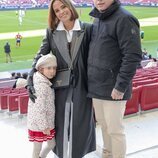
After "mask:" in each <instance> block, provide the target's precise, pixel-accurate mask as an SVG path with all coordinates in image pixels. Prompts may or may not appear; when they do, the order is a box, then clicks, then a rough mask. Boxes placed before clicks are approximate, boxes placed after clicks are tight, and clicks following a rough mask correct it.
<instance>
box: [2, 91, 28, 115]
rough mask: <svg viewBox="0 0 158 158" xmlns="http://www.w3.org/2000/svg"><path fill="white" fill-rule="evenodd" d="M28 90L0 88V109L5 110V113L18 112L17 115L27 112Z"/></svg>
mask: <svg viewBox="0 0 158 158" xmlns="http://www.w3.org/2000/svg"><path fill="white" fill-rule="evenodd" d="M28 99H29V96H28V92H27V90H26V89H25V88H19V89H12V88H3V89H2V88H1V89H0V110H1V111H6V112H7V114H9V115H11V114H13V113H19V117H22V116H23V115H26V114H27V108H28Z"/></svg>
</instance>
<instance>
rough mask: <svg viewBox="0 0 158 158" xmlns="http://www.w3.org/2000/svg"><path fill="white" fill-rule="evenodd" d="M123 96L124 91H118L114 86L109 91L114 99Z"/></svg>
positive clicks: (120, 98)
mask: <svg viewBox="0 0 158 158" xmlns="http://www.w3.org/2000/svg"><path fill="white" fill-rule="evenodd" d="M123 96H124V93H122V92H120V91H118V90H117V89H115V88H114V89H113V90H112V93H111V97H112V99H114V100H122V99H123Z"/></svg>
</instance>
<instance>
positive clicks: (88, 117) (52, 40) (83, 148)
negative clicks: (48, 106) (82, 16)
mask: <svg viewBox="0 0 158 158" xmlns="http://www.w3.org/2000/svg"><path fill="white" fill-rule="evenodd" d="M48 23H49V28H48V29H47V32H46V37H45V38H44V39H43V43H42V45H41V47H40V50H39V52H38V55H37V57H36V58H35V60H34V64H33V69H32V72H31V73H30V77H29V80H28V85H29V91H30V98H32V99H34V98H35V97H34V95H32V93H33V92H34V89H33V86H31V85H32V75H33V72H34V67H35V65H36V62H37V60H38V58H40V54H48V53H50V51H51V52H52V53H53V54H54V55H55V56H56V58H57V65H58V67H57V75H58V70H61V69H67V68H69V67H70V66H71V65H72V68H73V70H72V71H71V83H70V86H69V87H67V88H61V89H57V90H56V91H55V106H56V118H55V128H56V149H55V153H56V154H57V155H58V157H59V158H67V157H68V158H82V157H83V156H84V155H86V154H87V153H89V152H91V151H94V150H95V148H96V142H95V127H94V119H93V109H92V101H91V99H89V98H87V57H88V49H89V42H90V32H91V26H90V25H89V24H83V23H81V22H80V21H79V20H78V14H77V12H76V10H75V8H74V7H73V6H72V4H71V3H70V1H68V0H52V1H51V3H50V9H49V18H48ZM68 142H69V143H68ZM68 144H69V146H68ZM68 150H69V151H68ZM67 153H68V154H67Z"/></svg>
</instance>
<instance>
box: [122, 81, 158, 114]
mask: <svg viewBox="0 0 158 158" xmlns="http://www.w3.org/2000/svg"><path fill="white" fill-rule="evenodd" d="M156 108H158V83H152V84H146V85H141V86H137V87H133V92H132V98H131V99H130V100H128V101H127V104H126V111H125V115H129V114H136V113H138V112H140V113H141V112H144V111H147V110H152V109H156Z"/></svg>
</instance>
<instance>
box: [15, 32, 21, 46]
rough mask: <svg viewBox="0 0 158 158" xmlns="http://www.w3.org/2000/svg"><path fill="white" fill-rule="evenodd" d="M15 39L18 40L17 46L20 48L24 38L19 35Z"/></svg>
mask: <svg viewBox="0 0 158 158" xmlns="http://www.w3.org/2000/svg"><path fill="white" fill-rule="evenodd" d="M15 38H16V46H18V47H20V45H21V39H22V36H21V35H20V33H18V34H17V35H16V37H15Z"/></svg>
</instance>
